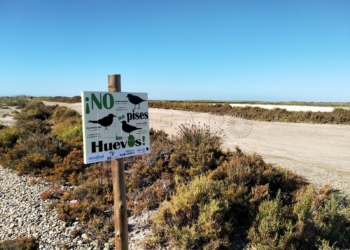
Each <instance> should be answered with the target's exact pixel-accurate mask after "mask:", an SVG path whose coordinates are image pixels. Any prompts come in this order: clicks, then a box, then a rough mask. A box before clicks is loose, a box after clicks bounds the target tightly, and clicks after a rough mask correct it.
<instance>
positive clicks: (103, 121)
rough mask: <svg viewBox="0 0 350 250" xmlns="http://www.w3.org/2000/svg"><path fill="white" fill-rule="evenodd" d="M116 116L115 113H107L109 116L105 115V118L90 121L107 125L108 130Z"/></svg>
mask: <svg viewBox="0 0 350 250" xmlns="http://www.w3.org/2000/svg"><path fill="white" fill-rule="evenodd" d="M114 117H116V116H115V115H113V114H109V115H107V116H105V117H103V118H101V119H99V120H97V121H89V122H91V123H98V124H100V125H101V126H103V127H105V128H106V130H108V129H107V127H108V126H110V125H112V123H113V118H114Z"/></svg>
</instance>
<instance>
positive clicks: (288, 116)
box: [149, 101, 350, 124]
mask: <svg viewBox="0 0 350 250" xmlns="http://www.w3.org/2000/svg"><path fill="white" fill-rule="evenodd" d="M149 107H150V108H163V109H175V110H183V111H192V112H203V113H210V114H214V115H238V116H243V117H245V118H246V119H250V120H256V121H268V122H294V123H318V124H350V110H348V109H343V108H335V109H334V110H333V112H311V111H310V112H303V111H287V110H286V109H280V108H276V109H271V110H269V109H264V108H258V107H233V108H232V107H231V106H230V105H229V103H228V102H227V103H219V104H216V105H213V104H212V103H208V102H205V103H201V102H183V101H150V102H149Z"/></svg>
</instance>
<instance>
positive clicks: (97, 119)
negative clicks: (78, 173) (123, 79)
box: [82, 91, 150, 164]
mask: <svg viewBox="0 0 350 250" xmlns="http://www.w3.org/2000/svg"><path fill="white" fill-rule="evenodd" d="M82 108H83V141H84V163H85V164H88V163H94V162H100V161H107V160H111V159H118V158H123V157H126V156H134V155H140V154H146V153H149V152H150V138H149V115H148V96H147V93H124V92H91V91H83V92H82Z"/></svg>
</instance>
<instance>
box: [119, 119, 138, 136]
mask: <svg viewBox="0 0 350 250" xmlns="http://www.w3.org/2000/svg"><path fill="white" fill-rule="evenodd" d="M122 123H123V125H122V129H123V131H124V132H125V133H129V136H130V133H131V132H133V131H135V130H138V129H142V128H136V127H134V126H132V125H130V124H127V123H126V121H122Z"/></svg>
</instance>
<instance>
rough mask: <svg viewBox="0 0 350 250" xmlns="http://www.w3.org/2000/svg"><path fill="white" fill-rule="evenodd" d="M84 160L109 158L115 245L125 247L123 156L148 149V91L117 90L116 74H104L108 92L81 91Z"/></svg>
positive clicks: (119, 249) (86, 162) (88, 161)
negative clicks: (106, 79) (106, 76)
mask: <svg viewBox="0 0 350 250" xmlns="http://www.w3.org/2000/svg"><path fill="white" fill-rule="evenodd" d="M82 107H83V142H84V163H85V164H88V163H95V162H101V161H110V163H111V171H112V178H113V196H114V223H115V224H114V226H115V249H116V250H127V249H128V220H127V212H126V186H125V173H124V157H126V156H134V155H141V154H147V153H149V152H150V136H149V116H148V95H147V93H124V92H121V81H120V75H108V92H96V91H83V92H82Z"/></svg>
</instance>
